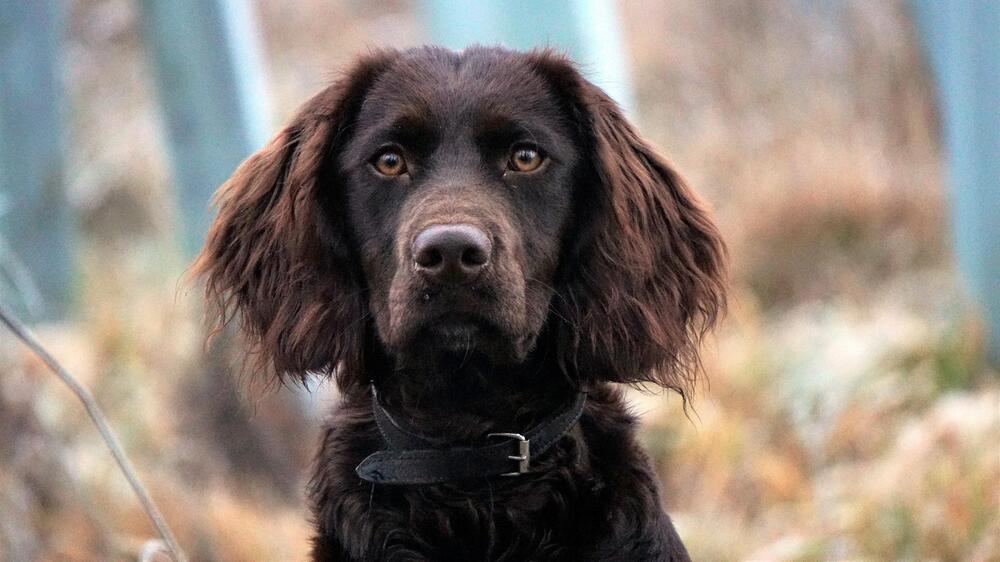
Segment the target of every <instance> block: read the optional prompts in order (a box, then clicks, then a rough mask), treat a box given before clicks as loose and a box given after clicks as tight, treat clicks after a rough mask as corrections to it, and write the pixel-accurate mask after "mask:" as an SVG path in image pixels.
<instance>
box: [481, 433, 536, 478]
mask: <svg viewBox="0 0 1000 562" xmlns="http://www.w3.org/2000/svg"><path fill="white" fill-rule="evenodd" d="M486 437H488V438H491V439H492V438H494V437H505V438H507V439H515V440H517V454H516V455H509V456H508V457H507V458H508V459H510V460H512V461H517V472H505V473H503V474H501V475H500V476H517V475H519V474H524V473H525V472H528V467H529V466H530V465H531V440H530V439H527V438H525V437H524V436H523V435H521V434H520V433H490V434H488V435H487V436H486Z"/></svg>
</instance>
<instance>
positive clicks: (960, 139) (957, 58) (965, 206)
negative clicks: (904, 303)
mask: <svg viewBox="0 0 1000 562" xmlns="http://www.w3.org/2000/svg"><path fill="white" fill-rule="evenodd" d="M912 6H913V12H914V15H915V18H916V22H917V27H918V29H919V30H920V33H921V35H922V39H923V43H924V46H925V47H926V51H927V55H928V59H929V62H930V67H931V70H932V71H933V74H934V78H935V82H936V84H937V91H938V106H939V108H940V115H941V124H942V130H943V132H944V148H945V152H946V156H947V162H946V163H947V168H948V172H947V178H948V183H949V187H950V192H949V193H950V202H951V208H952V213H951V217H952V231H953V233H954V242H955V255H956V258H957V261H958V267H959V270H960V271H961V274H962V278H963V280H964V282H965V284H966V285H967V287H968V290H969V293H970V295H971V296H972V297H973V298H974V299H975V300H976V302H978V303H979V304H980V305H981V306H982V309H983V312H984V316H985V318H986V321H987V323H988V325H989V328H990V330H991V334H990V340H989V341H990V352H991V355H992V358H993V359H994V360H995V361H997V362H1000V2H996V1H995V0H953V1H947V2H944V1H939V0H913V2H912Z"/></svg>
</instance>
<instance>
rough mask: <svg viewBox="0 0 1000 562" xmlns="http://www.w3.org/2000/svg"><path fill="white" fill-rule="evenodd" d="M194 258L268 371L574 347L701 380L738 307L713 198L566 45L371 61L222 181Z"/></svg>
mask: <svg viewBox="0 0 1000 562" xmlns="http://www.w3.org/2000/svg"><path fill="white" fill-rule="evenodd" d="M218 204H219V215H218V218H217V219H216V222H215V224H214V225H213V227H212V229H211V232H210V233H209V237H208V242H207V243H206V246H205V248H204V250H203V252H202V254H201V256H200V257H199V260H198V262H197V265H196V271H197V272H198V273H200V274H203V275H205V276H206V278H207V290H208V295H209V297H210V298H211V300H212V301H213V302H215V303H217V304H218V305H219V306H220V316H221V317H222V318H224V319H226V318H230V317H231V316H232V315H233V313H237V314H238V315H239V316H240V317H241V320H242V322H241V326H242V330H243V332H244V333H245V335H246V336H247V337H248V340H249V341H250V342H251V344H252V345H253V346H254V347H255V349H256V351H257V353H258V355H257V357H258V362H257V364H258V366H259V367H261V368H264V369H267V370H273V372H275V373H277V375H278V376H283V375H286V374H290V375H295V376H305V374H306V373H308V372H318V373H328V374H329V373H333V372H334V371H336V373H337V377H338V380H339V382H340V383H341V385H342V386H345V387H352V386H357V385H358V384H360V383H362V382H364V380H365V378H364V377H365V365H364V364H365V361H366V357H367V356H369V355H371V354H372V351H373V347H377V348H378V353H379V354H384V355H385V356H388V357H390V358H392V360H393V361H395V362H396V363H397V364H402V365H406V364H415V363H421V362H436V361H442V360H448V358H450V357H468V356H469V355H470V354H474V355H477V356H479V357H482V358H486V359H488V360H489V361H492V362H494V363H495V364H511V363H519V362H523V361H525V360H526V358H528V357H529V356H530V355H531V354H532V353H536V352H541V351H540V347H543V346H544V347H545V350H544V352H545V353H546V354H547V355H551V356H553V357H554V358H555V360H556V363H557V364H558V365H559V366H560V368H561V369H562V370H563V371H564V372H565V373H566V374H569V375H571V376H572V377H575V379H576V380H578V381H579V382H580V383H586V382H588V381H591V380H606V381H617V382H642V381H653V382H657V383H659V384H661V385H664V386H668V387H672V388H677V389H679V390H683V389H684V388H685V386H686V382H688V379H689V378H690V376H691V373H692V372H693V365H694V364H695V363H696V361H697V359H696V356H695V351H696V350H695V348H696V345H697V340H698V339H699V337H700V335H701V334H702V333H703V331H704V330H705V329H707V328H708V327H709V326H710V325H711V324H712V323H713V322H714V320H715V318H716V316H717V314H718V312H719V310H720V308H721V307H722V305H723V253H724V251H723V247H722V243H721V240H720V238H719V235H718V233H717V231H716V229H715V227H714V226H713V224H712V222H711V221H710V219H709V217H708V215H707V214H706V212H705V210H704V209H703V207H702V205H701V203H700V202H699V201H698V200H697V198H696V197H695V195H694V194H693V193H692V192H691V191H690V190H689V189H688V188H687V187H686V186H685V185H684V183H683V181H682V180H681V179H680V177H679V176H678V175H677V173H676V172H674V170H673V169H672V168H671V167H670V166H669V165H668V164H667V163H666V162H665V161H664V160H663V159H662V158H661V157H660V156H659V155H657V153H656V152H655V151H654V150H653V149H652V148H651V147H650V146H649V145H648V144H647V143H646V142H645V141H644V140H643V139H642V138H641V137H639V136H638V134H637V133H636V132H635V130H634V129H633V128H632V126H631V125H630V124H629V123H628V122H627V121H626V120H625V119H624V118H623V116H622V114H621V111H620V110H619V108H618V107H617V106H616V105H615V104H614V102H613V101H611V100H610V99H609V98H608V97H607V96H606V95H605V94H604V93H603V92H601V91H600V90H599V89H598V88H596V87H595V86H593V85H592V84H590V83H589V82H587V81H586V80H585V79H583V78H582V77H581V76H580V74H579V73H578V72H577V71H576V70H575V69H574V67H573V66H572V64H571V63H569V62H568V61H567V60H566V59H565V58H564V57H561V56H559V55H555V54H553V53H551V52H548V51H535V52H530V53H518V52H513V51H507V50H502V49H497V48H473V49H469V50H466V51H463V52H461V53H454V52H451V51H447V50H444V49H437V48H423V49H415V50H410V51H404V52H396V51H384V52H379V53H376V54H372V55H369V56H367V57H365V58H362V59H361V60H359V61H358V62H357V63H355V64H354V66H353V67H352V68H351V69H350V70H349V71H348V72H347V73H346V74H345V75H343V77H341V78H340V79H339V80H337V81H336V83H334V84H333V85H332V86H330V87H328V88H327V89H325V90H324V91H322V92H320V93H319V94H318V95H316V96H315V97H314V98H313V99H311V100H310V101H309V102H308V103H306V105H305V106H304V107H303V108H302V109H301V110H300V111H299V113H298V114H297V115H296V116H295V118H293V119H292V121H291V123H290V124H289V125H288V126H287V127H286V128H285V129H284V130H282V131H281V132H280V133H278V135H277V136H276V137H275V138H274V139H273V140H272V141H271V142H270V143H269V144H268V145H267V146H266V147H265V148H264V149H262V150H261V151H260V152H258V153H257V154H254V155H253V156H252V157H250V158H249V159H248V160H247V161H246V162H244V163H243V164H242V165H241V166H240V168H239V169H238V170H237V171H236V173H235V174H234V175H233V177H232V178H231V179H230V180H229V181H228V182H227V183H226V185H224V186H223V188H222V189H221V191H220V194H219V196H218Z"/></svg>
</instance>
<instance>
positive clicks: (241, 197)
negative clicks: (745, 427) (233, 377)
mask: <svg viewBox="0 0 1000 562" xmlns="http://www.w3.org/2000/svg"><path fill="white" fill-rule="evenodd" d="M394 56H395V54H394V53H393V52H391V51H385V52H379V53H375V54H372V55H369V56H368V57H366V58H362V59H360V60H359V61H358V62H356V63H355V64H354V66H353V67H352V68H351V69H350V70H349V71H348V72H346V73H345V74H344V75H343V76H341V77H340V78H339V79H338V80H336V81H335V82H334V83H333V84H332V85H331V86H329V87H327V88H326V89H325V90H323V91H321V92H320V93H319V94H317V95H316V96H315V97H313V98H312V99H310V100H309V101H308V102H306V104H305V105H304V106H303V107H302V108H300V110H299V112H298V113H297V114H296V115H295V117H294V118H292V120H291V122H290V123H289V124H288V125H287V126H286V127H285V128H284V129H282V130H281V131H280V132H279V133H278V134H277V135H275V137H274V138H273V139H271V141H270V142H268V144H267V146H265V147H264V148H263V149H261V150H260V151H259V152H257V153H256V154H254V155H252V156H250V158H248V159H247V160H246V161H244V162H243V163H242V164H241V165H240V166H239V168H238V169H237V170H236V172H235V173H234V174H233V176H232V177H231V178H230V179H229V180H228V181H227V182H226V183H225V184H224V185H223V186H222V187H221V188H220V189H219V192H218V193H217V194H216V199H215V202H216V206H217V207H218V215H217V217H216V219H215V222H214V223H213V225H212V227H211V229H210V230H209V233H208V238H207V241H206V243H205V246H204V248H203V249H202V252H201V254H200V256H199V257H198V259H197V261H196V262H195V264H194V267H193V273H194V274H195V275H198V276H202V277H203V278H204V280H205V290H206V296H207V298H208V301H209V305H210V306H211V307H212V312H213V314H216V315H217V316H218V319H219V322H220V325H225V324H226V323H228V322H229V321H230V320H232V319H233V318H238V320H239V322H238V325H239V329H240V332H241V333H242V335H243V336H244V339H245V340H246V342H247V343H248V345H249V347H250V351H251V353H250V355H249V356H250V358H251V360H250V362H249V363H248V365H249V366H250V367H251V368H252V369H253V371H255V372H257V373H265V374H269V375H272V376H276V377H277V378H278V380H282V381H284V380H286V379H287V378H289V377H292V378H299V379H303V380H304V378H305V377H306V376H307V374H308V373H318V374H321V375H330V374H332V373H333V372H336V374H337V380H338V382H339V383H340V384H341V386H342V387H344V386H346V385H348V384H350V383H351V382H352V381H353V380H354V379H353V377H357V376H358V375H359V373H360V372H361V369H362V353H363V352H362V350H363V338H362V336H361V335H360V334H361V332H362V331H363V329H362V328H363V326H361V325H360V321H361V319H362V318H363V315H364V307H365V304H364V302H363V300H362V298H361V294H360V293H361V291H360V287H359V286H358V280H357V274H356V271H355V269H356V268H355V267H354V266H353V265H352V264H351V259H350V256H349V255H348V252H347V250H346V248H347V244H346V241H345V240H344V239H343V236H344V234H343V232H342V230H343V224H342V222H343V220H342V219H339V218H338V216H339V213H341V212H343V210H342V206H341V205H339V204H338V201H339V200H341V196H342V193H340V185H338V184H339V180H338V177H337V176H338V173H337V171H336V170H335V169H334V168H335V161H334V160H335V153H336V151H337V146H338V145H339V143H340V142H342V140H343V138H342V137H343V136H345V135H344V133H345V131H347V130H348V129H349V128H350V127H351V125H352V123H351V121H352V119H353V118H354V116H355V114H356V112H357V109H358V107H359V105H360V104H361V102H362V98H363V96H364V94H365V92H366V91H367V89H368V88H369V87H370V86H371V84H372V83H373V82H374V81H375V79H376V78H377V76H378V75H379V74H380V73H381V72H382V71H383V70H384V69H385V68H386V67H387V66H388V65H389V64H390V63H391V61H392V59H393V58H394Z"/></svg>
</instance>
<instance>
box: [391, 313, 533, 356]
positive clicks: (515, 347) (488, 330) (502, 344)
mask: <svg viewBox="0 0 1000 562" xmlns="http://www.w3.org/2000/svg"><path fill="white" fill-rule="evenodd" d="M409 332H410V335H409V337H407V338H406V339H405V340H404V341H402V342H400V343H399V344H398V345H397V346H395V347H396V354H395V355H396V356H397V358H399V359H401V360H402V361H403V362H405V363H406V364H409V365H417V364H429V363H442V362H446V363H452V362H463V361H468V360H470V359H473V358H475V359H482V360H487V361H489V362H491V363H495V364H505V363H518V362H520V361H523V360H524V358H525V356H526V355H527V352H528V350H527V349H525V342H524V341H523V338H517V337H516V336H514V335H512V334H509V333H506V331H505V330H502V329H501V328H500V327H498V326H496V325H494V324H492V323H490V322H488V321H485V320H482V319H477V318H470V317H464V316H452V317H442V318H436V319H433V320H428V321H426V322H423V323H421V324H420V325H419V326H414V327H413V328H412V329H411V330H409Z"/></svg>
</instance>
